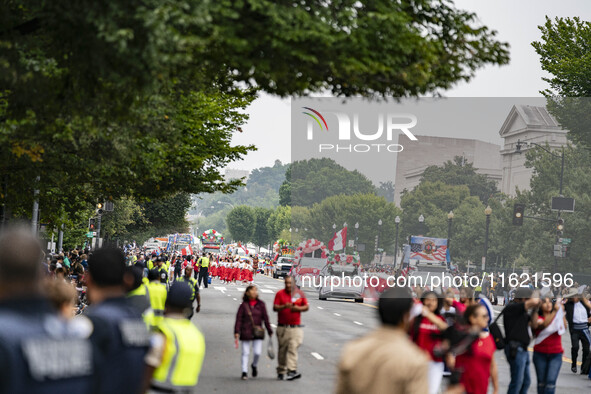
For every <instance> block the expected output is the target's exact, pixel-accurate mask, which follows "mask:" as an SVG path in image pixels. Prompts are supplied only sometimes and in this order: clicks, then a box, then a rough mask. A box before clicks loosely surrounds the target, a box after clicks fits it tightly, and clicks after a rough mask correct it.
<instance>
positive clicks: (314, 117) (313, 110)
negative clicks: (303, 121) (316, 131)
mask: <svg viewBox="0 0 591 394" xmlns="http://www.w3.org/2000/svg"><path fill="white" fill-rule="evenodd" d="M302 108H304V109H307V110H308V111H311V112H313V113H314V114H311V113H310V112H302V113H303V114H305V115H308V116H309V117H311V118H312V119H314V120H315V121H316V123H318V126H320V130H324V129H325V128H326V131H328V124H327V123H326V120H325V119H324V116H322V115H321V114H320V112H318V111H316V110H315V109H312V108H310V107H302ZM316 115H317V116H316ZM318 118H320V119H322V123H324V127H322V123H320V119H318Z"/></svg>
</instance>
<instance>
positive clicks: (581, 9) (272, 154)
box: [228, 0, 591, 170]
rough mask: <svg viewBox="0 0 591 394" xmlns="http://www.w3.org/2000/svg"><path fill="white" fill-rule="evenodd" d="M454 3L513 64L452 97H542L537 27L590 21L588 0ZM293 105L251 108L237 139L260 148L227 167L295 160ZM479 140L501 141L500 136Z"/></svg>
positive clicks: (271, 102)
mask: <svg viewBox="0 0 591 394" xmlns="http://www.w3.org/2000/svg"><path fill="white" fill-rule="evenodd" d="M455 3H456V5H457V7H458V8H460V9H465V10H469V11H472V12H475V13H476V14H477V15H478V17H479V19H480V21H481V22H482V23H483V24H484V25H486V26H488V27H489V28H491V29H494V30H497V31H498V35H497V39H498V40H500V41H504V42H508V43H509V44H510V46H511V48H510V51H511V62H510V64H509V65H506V66H503V67H496V66H489V67H486V68H483V69H480V70H478V71H477V73H476V76H475V78H474V79H473V80H472V81H471V82H469V83H460V84H458V85H457V86H456V87H454V88H453V89H451V90H448V91H447V92H445V95H446V96H448V97H538V96H540V94H539V91H540V90H543V89H545V88H547V84H546V83H545V82H544V81H542V77H544V76H545V73H544V72H543V71H542V69H541V68H540V64H539V58H538V55H537V54H536V53H535V51H534V49H533V47H532V46H531V42H532V41H537V40H539V39H540V31H539V29H538V26H539V25H541V24H543V23H544V21H545V16H549V17H551V18H554V17H557V16H560V17H567V16H568V17H573V16H579V17H580V18H581V19H583V20H591V1H588V0H562V1H557V0H518V1H516V0H488V1H478V0H456V1H455ZM290 105H291V101H290V100H289V99H283V100H282V99H279V98H276V97H274V96H269V95H261V97H260V98H258V99H257V100H256V101H255V102H254V103H253V104H252V105H251V106H250V107H249V108H248V111H247V112H248V113H249V114H250V120H249V121H248V123H247V124H246V125H245V127H243V130H244V132H243V133H236V134H235V136H234V138H233V140H232V142H233V144H254V145H256V146H257V148H258V151H256V152H251V153H249V154H248V155H247V156H246V158H245V159H244V160H242V161H239V162H235V163H232V164H230V165H229V166H228V168H235V169H245V170H252V169H253V168H257V167H263V166H271V165H273V162H274V161H275V160H276V159H279V160H281V161H282V162H284V163H285V162H289V161H290V123H291V122H290V120H291V119H290V116H291V115H290ZM491 133H494V132H491ZM452 137H453V136H452ZM457 137H462V136H460V135H458V136H457ZM480 139H484V140H487V141H490V142H496V143H499V144H500V142H501V140H500V138H498V137H497V136H495V135H488V136H483V137H482V138H480ZM495 139H497V140H496V141H495Z"/></svg>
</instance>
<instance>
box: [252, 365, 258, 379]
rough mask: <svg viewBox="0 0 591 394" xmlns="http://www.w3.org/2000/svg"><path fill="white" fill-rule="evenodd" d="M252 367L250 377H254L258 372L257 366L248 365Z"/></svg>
mask: <svg viewBox="0 0 591 394" xmlns="http://www.w3.org/2000/svg"><path fill="white" fill-rule="evenodd" d="M250 367H251V368H252V377H253V378H256V377H257V375H258V374H259V371H258V370H257V367H255V366H254V365H251V366H250Z"/></svg>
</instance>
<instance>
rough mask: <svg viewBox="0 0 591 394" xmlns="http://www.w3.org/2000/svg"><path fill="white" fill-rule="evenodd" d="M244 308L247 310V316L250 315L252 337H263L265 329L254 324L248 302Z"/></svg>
mask: <svg viewBox="0 0 591 394" xmlns="http://www.w3.org/2000/svg"><path fill="white" fill-rule="evenodd" d="M246 310H247V311H248V316H250V321H251V323H252V333H253V337H254V339H265V329H264V328H263V327H261V326H257V325H256V324H254V319H253V318H252V312H251V311H250V305H248V303H246Z"/></svg>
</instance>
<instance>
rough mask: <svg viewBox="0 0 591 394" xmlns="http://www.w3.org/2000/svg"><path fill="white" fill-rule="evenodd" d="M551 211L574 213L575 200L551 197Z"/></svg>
mask: <svg viewBox="0 0 591 394" xmlns="http://www.w3.org/2000/svg"><path fill="white" fill-rule="evenodd" d="M551 206H552V210H553V211H562V212H574V211H575V199H574V198H571V197H552V203H551Z"/></svg>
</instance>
